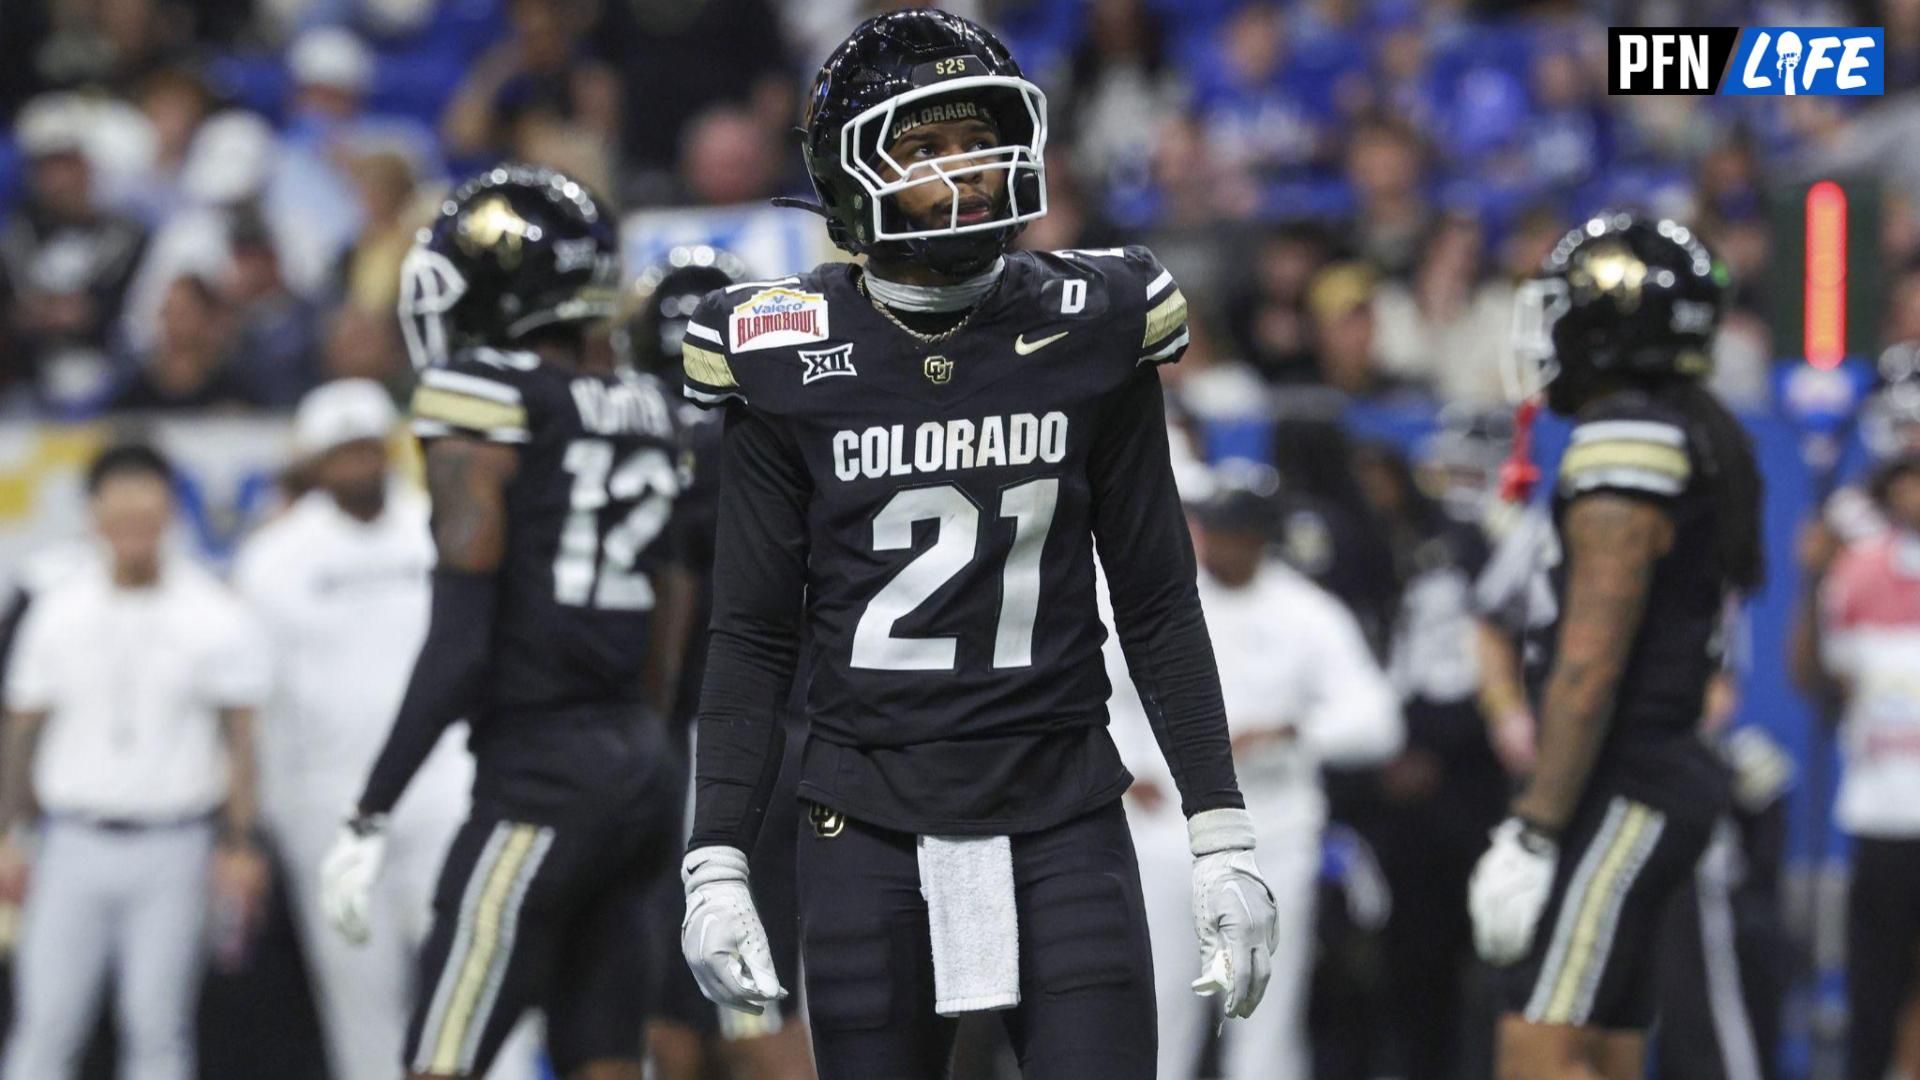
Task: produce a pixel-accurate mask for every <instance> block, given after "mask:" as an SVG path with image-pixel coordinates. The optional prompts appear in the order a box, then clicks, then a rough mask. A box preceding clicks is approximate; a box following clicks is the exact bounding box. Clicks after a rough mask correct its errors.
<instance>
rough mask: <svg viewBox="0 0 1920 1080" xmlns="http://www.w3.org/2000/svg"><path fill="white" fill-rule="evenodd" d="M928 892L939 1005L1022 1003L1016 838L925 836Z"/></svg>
mask: <svg viewBox="0 0 1920 1080" xmlns="http://www.w3.org/2000/svg"><path fill="white" fill-rule="evenodd" d="M918 848H919V855H920V895H921V896H924V897H926V899H927V926H928V929H929V930H931V931H932V934H933V1007H934V1011H936V1012H938V1013H939V1014H940V1015H941V1016H958V1015H960V1014H961V1013H965V1012H984V1011H986V1010H989V1009H1010V1008H1012V1007H1013V1006H1015V1005H1018V1004H1020V913H1019V910H1018V909H1017V908H1016V906H1015V904H1014V899H1013V841H1012V840H1010V839H1009V838H1007V837H1004V836H922V837H920V842H919V844H918Z"/></svg>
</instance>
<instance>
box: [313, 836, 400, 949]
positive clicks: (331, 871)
mask: <svg viewBox="0 0 1920 1080" xmlns="http://www.w3.org/2000/svg"><path fill="white" fill-rule="evenodd" d="M386 858H387V818H386V815H384V814H376V815H374V816H372V817H360V816H358V815H356V816H354V817H352V818H349V819H348V820H347V823H346V824H345V825H342V826H341V827H340V835H339V837H338V838H336V839H335V840H334V842H333V847H331V848H329V849H328V850H327V857H326V858H325V859H322V860H321V862H320V910H321V911H322V912H323V913H324V914H325V915H326V917H327V922H328V924H329V925H331V926H332V927H333V928H334V929H335V930H336V931H338V932H339V933H340V936H341V937H344V938H346V939H347V940H348V941H350V942H352V943H353V944H355V945H360V944H363V943H365V941H366V940H367V935H368V933H369V932H370V930H371V925H370V920H371V916H372V909H373V883H374V882H375V881H377V880H378V879H379V877H380V867H381V864H382V863H384V862H385V861H386Z"/></svg>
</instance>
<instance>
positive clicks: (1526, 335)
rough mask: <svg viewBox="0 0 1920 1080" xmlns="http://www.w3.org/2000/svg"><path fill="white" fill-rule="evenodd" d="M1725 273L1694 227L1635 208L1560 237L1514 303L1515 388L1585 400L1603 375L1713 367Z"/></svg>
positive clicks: (1637, 376) (1680, 373)
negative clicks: (1651, 217)
mask: <svg viewBox="0 0 1920 1080" xmlns="http://www.w3.org/2000/svg"><path fill="white" fill-rule="evenodd" d="M1725 284H1726V272H1725V270H1724V269H1723V268H1722V267H1721V266H1720V264H1719V263H1718V262H1717V261H1715V259H1714V257H1713V255H1712V254H1711V253H1709V252H1708V251H1707V248H1706V245H1704V244H1702V243H1701V242H1700V238H1699V237H1697V236H1695V235H1694V234H1693V232H1692V230H1690V229H1688V228H1687V227H1686V226H1684V225H1681V224H1678V223H1677V222H1673V221H1669V220H1666V219H1664V218H1663V219H1661V220H1659V221H1647V220H1644V219H1641V218H1638V217H1636V216H1634V215H1633V214H1629V213H1607V214H1602V215H1599V216H1597V217H1594V218H1592V219H1590V220H1588V221H1587V222H1586V223H1585V224H1584V225H1581V226H1579V227H1578V228H1575V229H1574V230H1572V231H1571V232H1569V233H1567V235H1566V236H1564V237H1562V238H1561V239H1560V242H1559V243H1558V244H1556V245H1555V246H1554V248H1553V251H1552V252H1551V253H1550V254H1549V255H1548V256H1547V259H1546V262H1545V263H1544V264H1543V265H1542V267H1541V270H1540V273H1539V275H1538V276H1536V277H1534V278H1533V279H1531V280H1529V281H1528V282H1526V283H1525V284H1524V285H1522V287H1521V289H1520V293H1519V296H1518V297H1517V298H1516V303H1515V309H1514V348H1513V361H1514V362H1513V364H1512V365H1511V367H1510V369H1509V372H1508V375H1509V379H1508V389H1509V391H1510V392H1511V393H1512V394H1513V395H1514V397H1515V399H1516V400H1525V399H1527V398H1530V397H1532V396H1533V395H1535V394H1537V393H1540V392H1541V391H1545V392H1546V395H1547V407H1548V408H1551V409H1552V410H1554V411H1555V412H1558V413H1569V412H1571V411H1573V409H1574V408H1576V407H1577V406H1578V404H1579V402H1580V400H1581V398H1582V396H1583V395H1584V393H1585V390H1586V387H1587V386H1589V385H1591V383H1592V380H1593V379H1594V378H1595V377H1596V376H1603V375H1612V376H1622V377H1625V378H1627V379H1630V380H1635V381H1641V382H1656V381H1660V380H1664V379H1670V378H1688V379H1698V378H1701V377H1703V376H1705V375H1707V374H1708V373H1709V372H1710V371H1711V370H1712V368H1713V361H1712V358H1711V355H1710V353H1709V346H1710V344H1711V342H1712V339H1713V333H1714V329H1715V328H1716V327H1717V326H1718V325H1719V323H1720V309H1721V304H1722V298H1723V293H1724V287H1725Z"/></svg>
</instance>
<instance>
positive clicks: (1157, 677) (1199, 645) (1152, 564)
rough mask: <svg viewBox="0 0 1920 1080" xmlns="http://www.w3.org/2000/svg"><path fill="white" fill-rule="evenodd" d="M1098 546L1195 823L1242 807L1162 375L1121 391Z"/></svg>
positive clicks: (1096, 486)
mask: <svg viewBox="0 0 1920 1080" xmlns="http://www.w3.org/2000/svg"><path fill="white" fill-rule="evenodd" d="M1092 462H1093V464H1092V473H1093V477H1092V479H1093V503H1094V505H1093V515H1094V516H1093V539H1094V543H1095V544H1096V545H1097V547H1098V550H1099V552H1100V563H1101V565H1102V566H1104V567H1105V568H1106V572H1107V588H1108V591H1109V592H1110V593H1111V594H1112V597H1113V621H1114V624H1115V626H1116V627H1117V628H1118V629H1119V631H1120V648H1121V651H1123V652H1124V653H1126V656H1127V670H1128V671H1129V672H1131V673H1132V675H1133V683H1134V686H1136V687H1138V688H1139V690H1140V701H1141V704H1143V705H1144V706H1145V707H1146V712H1147V719H1148V721H1149V722H1151V723H1152V725H1153V734H1154V738H1155V739H1157V740H1158V741H1159V743H1160V752H1161V753H1163V754H1165V755H1166V758H1167V765H1168V767H1169V768H1171V769H1172V771H1173V780H1174V783H1175V784H1176V785H1178V786H1179V788H1180V808H1181V810H1182V811H1183V812H1185V813H1186V815H1187V816H1188V817H1192V816H1193V815H1195V814H1197V813H1200V812H1201V811H1203V810H1218V809H1220V808H1222V807H1241V806H1245V805H1246V804H1245V802H1244V801H1242V799H1241V798H1240V786H1239V782H1238V781H1237V780H1236V779H1235V777H1234V772H1233V746H1232V744H1231V743H1230V742H1229V740H1228V738H1227V711H1226V706H1225V704H1224V703H1223V702H1222V701H1221V697H1220V673H1219V670H1218V669H1217V668H1216V667H1215V666H1214V662H1213V642H1212V640H1211V639H1209V638H1208V637H1207V624H1206V620H1205V618H1204V617H1203V616H1202V614H1201V611H1200V594H1199V592H1198V591H1197V590H1196V589H1195V587H1194V564H1193V540H1192V538H1191V537H1190V536H1188V535H1187V520H1186V515H1185V514H1184V513H1183V512H1182V511H1181V508H1180V493H1179V492H1178V491H1177V490H1176V489H1175V488H1174V484H1173V463H1172V461H1171V459H1170V458H1169V457H1168V451H1167V421H1166V406H1165V404H1164V402H1163V400H1162V397H1161V393H1160V376H1159V372H1158V371H1157V370H1155V369H1153V368H1145V369H1143V370H1141V371H1140V372H1138V373H1137V374H1136V375H1135V376H1134V377H1133V378H1132V379H1131V380H1130V381H1129V382H1128V383H1127V384H1126V385H1125V386H1123V387H1122V388H1120V389H1119V390H1117V391H1115V392H1114V399H1113V401H1112V403H1111V404H1110V405H1109V407H1108V410H1107V414H1106V417H1105V420H1104V423H1103V426H1102V428H1101V434H1100V443H1099V445H1098V446H1096V447H1095V448H1094V452H1093V455H1092Z"/></svg>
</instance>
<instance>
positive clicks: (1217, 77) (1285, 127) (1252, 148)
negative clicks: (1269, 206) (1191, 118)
mask: <svg viewBox="0 0 1920 1080" xmlns="http://www.w3.org/2000/svg"><path fill="white" fill-rule="evenodd" d="M1207 59H1208V60H1209V61H1211V62H1210V63H1208V65H1207V66H1206V67H1205V68H1204V69H1202V70H1197V71H1194V72H1192V73H1191V74H1192V76H1193V79H1194V84H1195V85H1194V107H1195V110H1196V113H1197V115H1198V116H1199V118H1200V123H1201V125H1202V126H1203V127H1204V128H1205V130H1206V137H1207V143H1208V145H1209V146H1210V147H1211V148H1212V150H1213V153H1214V156H1215V158H1216V159H1217V160H1218V161H1219V163H1220V166H1221V167H1222V168H1223V169H1226V170H1229V171H1231V172H1238V173H1242V174H1245V175H1246V176H1248V177H1250V178H1251V179H1253V180H1254V181H1256V182H1261V183H1264V182H1266V181H1268V180H1271V179H1275V178H1278V177H1280V176H1282V175H1286V174H1288V173H1290V172H1295V171H1297V170H1300V169H1303V168H1305V167H1306V166H1308V165H1309V164H1312V163H1314V162H1317V161H1323V160H1325V159H1326V158H1327V156H1328V154H1329V151H1330V147H1331V143H1330V132H1329V131H1328V128H1327V122H1328V121H1329V120H1330V119H1331V117H1330V116H1328V115H1325V114H1320V115H1316V113H1315V111H1314V110H1313V108H1312V106H1311V104H1310V102H1309V101H1308V100H1307V99H1306V98H1305V97H1304V96H1303V95H1301V94H1299V93H1298V92H1297V91H1298V90H1299V89H1300V83H1301V81H1302V80H1301V79H1298V78H1289V77H1288V76H1289V72H1288V70H1287V69H1288V65H1289V62H1290V54H1289V49H1288V41H1287V31H1286V25H1285V19H1284V18H1283V16H1282V13H1281V11H1280V9H1279V8H1277V7H1275V6H1273V5H1270V4H1250V5H1248V6H1247V7H1244V8H1242V9H1241V10H1240V11H1238V12H1236V13H1235V14H1234V15H1233V17H1232V18H1231V19H1229V20H1228V21H1227V23H1226V24H1225V25H1224V26H1223V27H1222V28H1221V31H1220V40H1219V43H1218V52H1217V54H1216V55H1214V56H1210V57H1208V58H1207Z"/></svg>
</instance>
